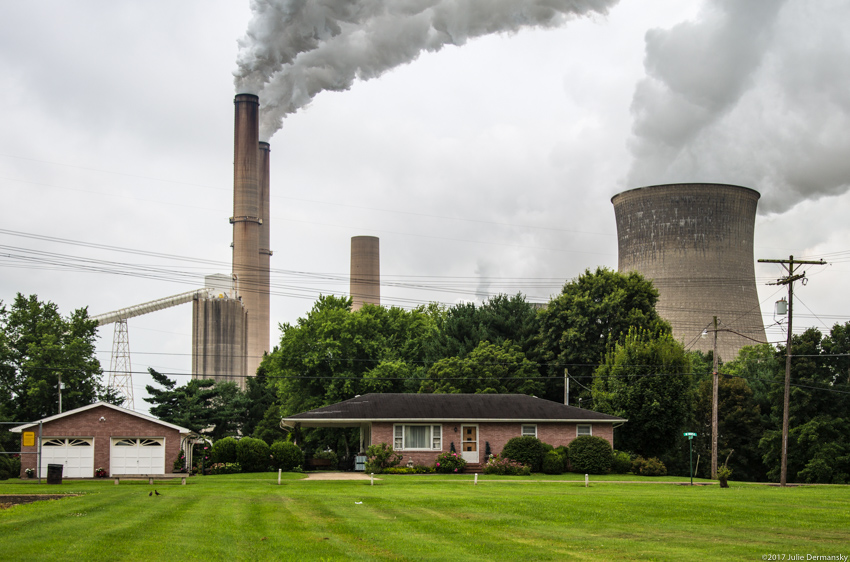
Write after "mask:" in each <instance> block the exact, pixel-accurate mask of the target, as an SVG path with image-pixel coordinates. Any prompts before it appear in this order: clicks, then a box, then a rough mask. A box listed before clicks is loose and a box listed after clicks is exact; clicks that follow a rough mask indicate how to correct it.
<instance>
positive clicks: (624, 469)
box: [611, 451, 632, 474]
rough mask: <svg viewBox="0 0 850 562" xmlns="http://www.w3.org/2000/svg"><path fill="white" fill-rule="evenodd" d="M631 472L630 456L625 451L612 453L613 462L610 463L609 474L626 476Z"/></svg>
mask: <svg viewBox="0 0 850 562" xmlns="http://www.w3.org/2000/svg"><path fill="white" fill-rule="evenodd" d="M631 470H632V456H631V455H630V454H628V453H627V452H625V451H614V461H613V462H612V463H611V472H613V473H614V474H627V473H628V472H631Z"/></svg>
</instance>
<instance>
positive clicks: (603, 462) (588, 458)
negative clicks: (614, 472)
mask: <svg viewBox="0 0 850 562" xmlns="http://www.w3.org/2000/svg"><path fill="white" fill-rule="evenodd" d="M613 461H614V450H613V449H612V448H611V444H610V443H608V441H606V440H605V439H603V438H602V437H596V436H593V435H582V436H581V437H576V438H575V439H573V441H572V443H570V467H571V468H572V470H573V471H574V472H585V473H587V474H606V473H607V472H608V471H609V470H611V463H612V462H613Z"/></svg>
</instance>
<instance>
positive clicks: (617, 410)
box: [593, 329, 694, 471]
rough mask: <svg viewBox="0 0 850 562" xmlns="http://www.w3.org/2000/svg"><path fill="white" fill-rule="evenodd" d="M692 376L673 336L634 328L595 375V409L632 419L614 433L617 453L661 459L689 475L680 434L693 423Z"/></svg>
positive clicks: (687, 360)
mask: <svg viewBox="0 0 850 562" xmlns="http://www.w3.org/2000/svg"><path fill="white" fill-rule="evenodd" d="M690 373H691V365H690V357H689V356H688V354H687V353H686V352H685V349H684V347H683V346H682V344H681V343H679V342H677V341H676V340H674V339H673V336H672V335H671V334H669V333H661V334H652V333H650V332H647V331H644V330H637V329H632V330H630V331H629V333H628V335H627V336H626V338H625V341H624V342H623V343H619V344H617V345H616V347H615V348H614V349H613V350H612V351H610V352H609V353H608V355H607V356H606V358H605V362H604V363H603V364H602V365H601V366H600V367H599V368H598V369H597V370H596V373H595V374H594V380H593V404H594V408H595V409H596V410H597V411H599V412H603V413H607V414H613V415H615V416H620V417H623V418H626V419H628V420H629V421H628V423H626V424H624V425H623V426H622V427H619V428H617V431H615V432H614V445H615V448H616V449H617V450H626V451H631V452H633V453H637V454H638V455H641V456H643V457H647V458H648V457H659V458H660V459H661V460H662V461H663V462H664V464H666V465H667V467H668V468H670V467H671V466H672V467H676V469H677V470H681V469H682V468H684V470H685V471H687V459H686V456H687V449H688V445H687V441H686V440H685V439H684V438H683V437H682V432H683V431H682V430H683V429H684V428H687V427H688V426H690V425H691V421H692V407H693V394H694V389H693V380H692V376H691V374H690ZM683 451H684V456H683V455H682V452H683ZM671 470H672V469H671Z"/></svg>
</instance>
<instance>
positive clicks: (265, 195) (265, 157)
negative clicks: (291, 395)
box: [256, 142, 272, 355]
mask: <svg viewBox="0 0 850 562" xmlns="http://www.w3.org/2000/svg"><path fill="white" fill-rule="evenodd" d="M270 153H271V148H270V147H269V143H267V142H261V143H260V154H259V157H260V219H262V221H263V222H262V223H261V224H260V255H259V265H260V294H259V297H260V300H259V309H258V310H257V318H256V319H257V321H258V323H259V332H258V337H259V341H258V342H257V344H258V346H259V351H260V355H262V352H264V351H268V350H269V349H270V343H269V342H270V329H269V323H270V320H269V315H270V310H271V304H270V302H269V301H270V299H269V290H270V281H271V280H270V275H269V269H270V267H271V256H272V251H271V248H270V244H271V243H270V231H269V228H270V225H269V201H270V198H269V167H270V164H269V155H270Z"/></svg>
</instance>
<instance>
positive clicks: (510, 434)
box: [372, 422, 614, 466]
mask: <svg viewBox="0 0 850 562" xmlns="http://www.w3.org/2000/svg"><path fill="white" fill-rule="evenodd" d="M394 425H395V424H393V423H391V422H375V423H373V424H372V444H373V445H377V444H379V443H387V444H388V445H390V446H392V445H393V426H394ZM432 425H442V426H443V441H442V450H441V451H398V452H399V453H401V454H402V455H403V458H402V461H401V466H404V465H406V464H407V462H408V461H409V460H410V459H411V458H412V459H413V462H414V464H424V465H428V466H431V465H433V464H434V462H435V461H436V458H437V455H439V454H440V453H441V452H444V451H448V450H450V448H451V443H452V442H454V444H455V450H456V451H458V452H460V443H461V438H460V426H461V422H443V423H442V424H432ZM477 425H478V451H479V459H480V460H479V462H480V463H481V464H484V463H485V462H487V459H485V458H484V452H485V443H486V442H488V441H489V442H490V451H491V452H492V454H494V455H497V454H499V453H501V452H502V449H504V447H505V444H506V443H507V442H508V441H509V440H510V439H513V438H514V437H519V436H520V435H522V426H523V425H529V424H523V423H521V422H509V423H504V422H499V423H478V424H477ZM536 425H537V438H538V439H540V440H541V441H543V442H544V443H548V444H549V445H552V446H553V447H560V446H561V445H564V446H567V445H569V444H570V442H572V440H573V439H575V438H576V431H577V429H576V425H579V424H575V423H538V424H536ZM581 425H588V424H581ZM589 425H591V426H592V427H591V432H592V434H593V435H595V436H596V437H602V438H604V439H606V440H607V441H608V442H609V443H611V446H612V447H613V446H614V426H613V424H610V423H595V424H589ZM455 427H457V428H458V432H457V433H455V432H454V428H455Z"/></svg>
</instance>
